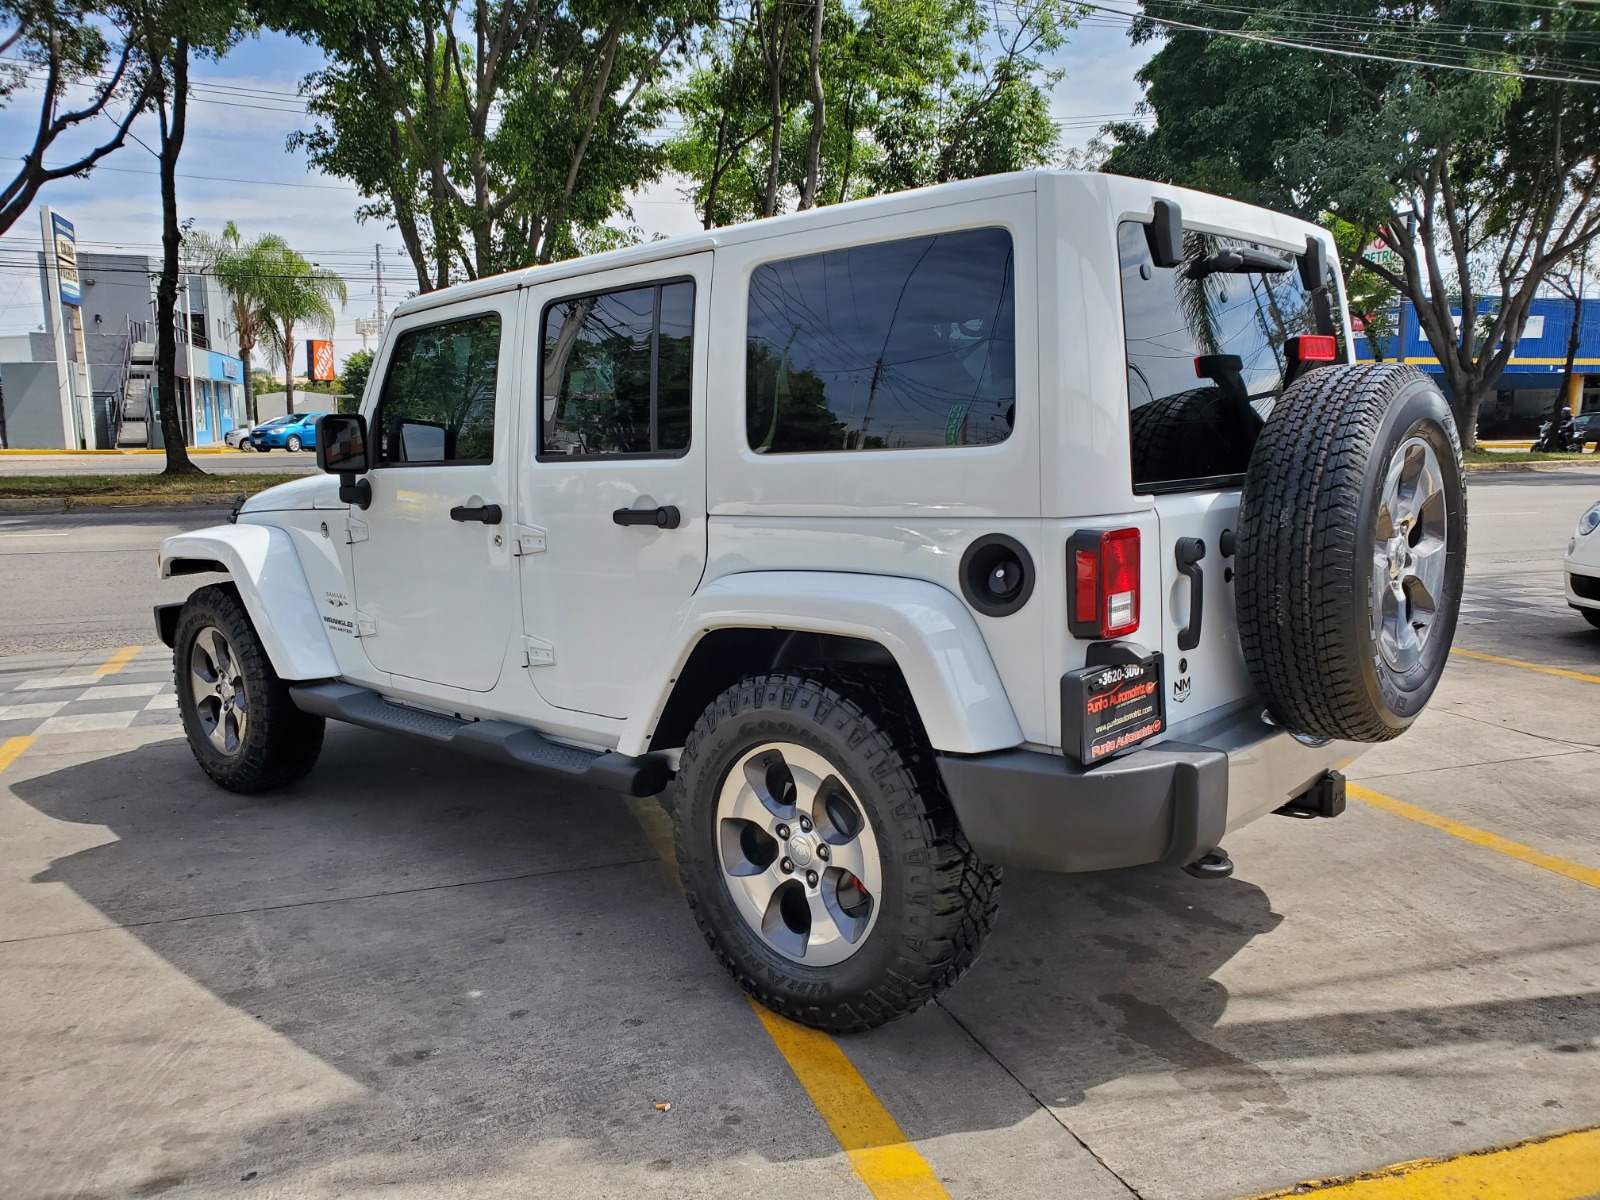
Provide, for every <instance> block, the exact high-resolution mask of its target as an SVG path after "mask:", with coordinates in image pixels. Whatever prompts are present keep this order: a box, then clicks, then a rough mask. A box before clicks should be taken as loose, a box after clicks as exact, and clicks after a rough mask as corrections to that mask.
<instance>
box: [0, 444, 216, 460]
mask: <svg viewBox="0 0 1600 1200" xmlns="http://www.w3.org/2000/svg"><path fill="white" fill-rule="evenodd" d="M243 453H244V451H243V450H241V449H238V448H237V447H235V446H191V447H189V454H190V455H195V454H243ZM25 454H57V455H68V454H162V455H164V454H166V451H165V450H0V458H7V457H10V456H12V455H16V456H19V457H20V456H22V455H25Z"/></svg>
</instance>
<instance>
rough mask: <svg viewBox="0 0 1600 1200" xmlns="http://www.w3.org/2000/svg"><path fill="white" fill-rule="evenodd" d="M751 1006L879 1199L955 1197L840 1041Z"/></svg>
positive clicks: (863, 1181)
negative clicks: (873, 1090)
mask: <svg viewBox="0 0 1600 1200" xmlns="http://www.w3.org/2000/svg"><path fill="white" fill-rule="evenodd" d="M750 1007H751V1008H753V1009H755V1011H756V1016H758V1017H760V1018H761V1024H762V1025H764V1026H766V1030H767V1033H768V1034H769V1035H771V1037H772V1040H773V1042H774V1044H776V1046H777V1047H778V1051H779V1053H781V1054H782V1055H783V1057H784V1059H785V1060H786V1061H787V1062H788V1064H789V1066H790V1068H791V1069H792V1070H793V1071H794V1073H795V1078H797V1079H798V1080H799V1081H800V1086H801V1087H803V1088H805V1089H806V1095H808V1096H810V1097H811V1103H812V1104H814V1105H815V1106H816V1109H817V1111H818V1112H819V1113H821V1114H822V1119H823V1120H824V1121H826V1122H827V1123H828V1128H829V1129H830V1130H832V1131H833V1136H834V1137H835V1138H837V1139H838V1142H839V1146H840V1147H841V1148H842V1149H843V1150H844V1152H845V1154H846V1155H847V1156H848V1157H849V1159H850V1166H851V1167H852V1168H853V1169H854V1170H855V1173H856V1176H857V1178H859V1179H860V1180H861V1182H862V1183H864V1184H866V1185H867V1189H868V1190H869V1191H871V1193H872V1194H873V1195H874V1196H876V1197H878V1200H950V1193H949V1192H947V1191H945V1190H944V1185H943V1184H942V1183H940V1182H939V1177H938V1176H937V1175H935V1174H934V1173H933V1168H932V1167H930V1166H929V1165H928V1161H927V1159H925V1158H923V1157H922V1155H920V1154H918V1153H917V1148H916V1147H915V1146H913V1145H912V1144H911V1143H910V1142H909V1141H908V1140H907V1139H906V1135H905V1134H904V1133H902V1132H901V1131H900V1126H899V1125H898V1124H897V1123H896V1122H895V1119H894V1118H893V1117H891V1116H890V1115H889V1110H888V1109H886V1108H884V1106H883V1103H882V1102H881V1101H880V1100H879V1099H878V1097H877V1096H875V1095H874V1094H873V1092H872V1089H871V1088H870V1087H869V1086H867V1081H866V1080H865V1079H863V1078H861V1072H859V1071H857V1070H856V1069H855V1066H854V1065H853V1064H852V1063H851V1062H850V1060H849V1059H848V1058H846V1057H845V1054H844V1051H843V1050H841V1049H839V1043H838V1042H836V1041H834V1040H833V1039H832V1038H831V1037H829V1036H828V1035H827V1034H825V1033H821V1032H819V1031H818V1030H815V1029H807V1028H806V1027H805V1026H804V1025H796V1024H795V1023H794V1022H793V1021H789V1020H785V1019H784V1018H783V1017H780V1016H779V1015H778V1014H777V1013H775V1012H773V1011H771V1010H770V1009H767V1008H764V1007H762V1006H761V1005H760V1004H757V1003H756V1002H755V1001H754V1000H751V1001H750Z"/></svg>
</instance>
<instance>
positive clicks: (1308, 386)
mask: <svg viewBox="0 0 1600 1200" xmlns="http://www.w3.org/2000/svg"><path fill="white" fill-rule="evenodd" d="M1335 261H1336V260H1335V257H1334V253H1333V241H1332V238H1331V237H1330V236H1329V235H1328V234H1327V233H1326V232H1325V231H1323V230H1321V229H1319V228H1317V227H1315V226H1313V225H1308V224H1305V223H1303V222H1300V221H1296V220H1293V219H1291V218H1289V217H1286V216H1283V215H1280V214H1277V213H1272V212H1268V211H1265V210H1262V209H1258V208H1252V207H1249V206H1246V205H1243V204H1239V203H1235V202H1232V201H1228V200H1222V199H1218V198H1216V197H1213V196H1208V195H1203V194H1200V193H1196V192H1190V191H1184V190H1182V189H1178V188H1173V187H1168V186H1164V185H1158V184H1151V183H1144V182H1140V181H1137V180H1133V179H1123V178H1116V177H1112V176H1101V175H1092V174H1070V173H1055V172H1035V173H1026V174H1017V175H1005V176H996V177H992V178H986V179H980V180H973V181H969V182H963V183H955V184H949V185H945V186H942V187H938V188H932V189H928V190H925V191H916V192H907V193H903V194H900V195H894V196H887V197H882V198H878V199H873V200H867V201H862V202H859V203H853V204H846V205H840V206H837V207H829V208H820V209H814V210H812V211H809V212H805V213H800V214H796V215H792V216H786V217H780V218H777V219H772V220H766V221H761V222H758V223H755V224H750V225H743V226H736V227H732V228H727V229H719V230H713V231H710V232H707V233H704V234H697V235H694V236H691V237H684V238H677V239H673V240H667V241H660V242H653V243H650V244H649V245H642V246H635V247H631V248H628V249H624V250H618V251H613V252H610V253H607V254H603V255H599V256H596V257H593V258H587V259H578V260H574V261H571V262H563V263H556V264H552V265H548V266H541V267H536V268H530V269H528V270H525V271H519V272H515V273H512V274H509V275H504V276H500V277H497V278H491V279H482V280H477V281H474V282H471V283H467V284H462V285H460V286H458V287H453V288H448V289H444V290H441V291H436V292H431V293H428V294H427V295H423V296H419V297H416V298H414V299H412V300H409V301H407V302H406V303H405V304H404V305H403V306H402V307H401V308H400V309H399V310H398V311H397V313H396V315H395V317H394V319H393V321H392V322H391V323H390V326H389V329H388V331H387V332H386V334H385V337H384V341H383V345H382V346H381V348H380V349H379V351H378V356H377V360H376V363H375V369H374V371H373V373H372V380H371V383H370V384H369V386H368V388H367V393H366V395H365V397H364V398H363V401H362V405H361V410H360V413H359V415H348V416H342V415H329V416H327V417H325V418H323V422H322V425H321V427H320V431H319V434H318V439H317V455H318V459H319V463H320V465H321V466H322V467H323V469H324V471H326V472H328V474H326V475H323V476H317V477H311V478H306V479H302V480H298V481H294V482H291V483H288V484H284V485H282V486H279V487H276V488H272V489H270V490H268V491H265V492H262V493H260V494H258V495H256V496H253V497H251V498H250V499H249V500H248V501H246V502H244V503H243V505H242V506H241V508H240V509H239V511H238V512H237V514H236V518H235V523H233V524H229V525H223V526H219V527H217V528H213V529H205V530H201V531H198V532H194V533H186V534H182V535H179V536H176V537H172V538H169V539H167V541H166V542H165V543H164V544H163V546H162V550H161V567H160V569H161V574H162V575H163V576H173V575H183V574H204V573H208V572H210V573H220V574H221V575H222V576H224V577H225V578H224V579H222V580H221V581H220V582H215V583H207V584H206V586H203V587H201V588H200V589H199V590H198V591H196V592H195V593H194V594H193V595H192V596H191V597H190V598H189V600H188V601H187V602H186V603H184V604H183V605H181V606H162V607H161V608H159V609H158V610H157V622H158V626H159V629H160V632H161V635H162V637H163V639H164V640H165V641H166V642H167V644H169V645H171V646H172V647H173V648H174V654H175V661H176V670H177V678H178V695H179V706H180V711H181V713H182V716H183V721H184V728H185V731H186V733H187V735H188V738H189V742H190V745H191V746H192V748H193V750H194V754H195V757H196V759H197V760H198V761H199V764H200V766H201V767H202V768H203V769H204V770H205V771H206V773H207V774H209V775H210V776H211V777H212V778H213V779H214V780H216V781H217V782H218V783H219V784H221V785H222V786H223V787H226V788H230V789H232V790H234V791H239V792H253V791H260V790H264V789H268V788H274V787H281V786H283V785H286V784H289V783H292V782H294V781H295V780H297V779H299V778H301V777H302V776H304V775H305V774H306V773H307V772H309V771H310V770H311V769H312V767H313V764H314V763H315V761H316V759H317V755H318V752H319V749H320V747H321V744H322V736H323V724H324V719H325V718H329V717H331V718H334V719H336V720H342V721H347V722H350V723H353V724H356V725H363V726H368V727H372V728H377V729H387V730H393V731H396V732H400V733H404V734H408V735H412V736H415V737H419V738H422V739H424V740H429V741H433V742H437V743H439V744H440V745H446V746H453V747H455V748H457V749H461V750H466V751H469V752H472V753H476V754H479V755H484V756H487V757H489V758H492V759H495V760H498V761H502V762H507V763H515V764H520V765H523V766H526V767H530V768H534V769H537V770H540V771H543V772H546V773H548V774H549V775H551V776H553V777H555V778H557V779H561V780H567V781H571V782H578V783H590V784H595V785H598V786H600V787H602V788H607V789H611V790H614V791H622V792H626V793H631V794H633V795H636V796H646V795H655V794H660V793H664V795H665V803H666V805H667V806H668V808H669V810H670V812H671V814H672V816H673V820H674V825H675V830H676V838H677V848H678V858H679V864H680V867H681V871H682V876H683V882H684V888H685V891H686V893H687V896H688V900H689V904H690V907H691V909H692V911H693V913H694V916H695V919H696V920H697V921H698V922H699V924H700V927H701V929H702V931H703V932H704V934H705V937H706V939H707V941H708V942H709V943H710V945H711V947H712V949H713V950H714V952H715V953H716V955H717V956H718V958H719V959H720V960H721V961H722V962H723V963H724V965H725V966H726V967H727V968H728V970H729V971H730V972H731V973H732V975H733V977H734V978H735V979H736V980H737V981H738V982H739V984H740V985H741V986H742V987H744V988H745V989H746V990H748V991H749V992H750V994H751V995H753V996H755V997H756V998H757V999H759V1000H760V1001H762V1002H763V1003H765V1004H768V1005H770V1006H771V1007H773V1008H774V1009H776V1010H778V1011H780V1012H783V1013H785V1014H787V1015H789V1016H791V1017H793V1018H795V1019H796V1020H799V1021H803V1022H806V1023H808V1024H811V1025H814V1026H817V1027H820V1028H824V1029H830V1030H850V1029H862V1028H867V1027H871V1026H874V1025H877V1024H880V1023H882V1022H884V1021H887V1020H890V1019H892V1018H894V1017H897V1016H900V1015H902V1014H904V1013H906V1012H909V1011H911V1010H912V1009H915V1008H916V1007H918V1006H919V1005H921V1004H923V1003H924V1002H926V1001H927V1000H928V999H930V998H931V997H933V996H935V995H937V994H938V993H939V992H940V991H941V990H942V989H944V988H946V987H948V986H949V985H950V984H951V983H953V982H954V981H955V980H956V979H957V978H958V977H959V976H960V975H961V974H962V972H964V971H965V970H966V969H967V968H968V967H969V966H970V965H971V964H972V962H973V960H974V958H975V957H976V956H977V954H978V951H979V948H980V947H981V946H982V944H983V941H984V938H985V937H986V936H987V934H988V932H989V929H990V927H991V925H992V923H993V921H994V919H995V913H996V905H997V901H998V896H999V887H1000V880H1001V868H1003V867H1005V866H1012V865H1015V866H1023V867H1032V868H1043V869H1046V870H1056V871H1092V870H1102V869H1106V868H1114V867H1126V866H1131V865H1135V864H1147V863H1166V864H1170V865H1171V866H1173V867H1174V868H1184V869H1187V870H1189V871H1190V872H1191V873H1193V874H1196V875H1199V876H1202V877H1220V876H1225V875H1227V874H1228V873H1229V872H1230V871H1231V870H1232V863H1231V861H1230V860H1229V858H1228V856H1227V854H1226V852H1225V851H1224V850H1223V849H1222V841H1223V838H1224V836H1225V835H1226V834H1227V833H1228V831H1230V830H1233V829H1236V828H1238V827H1239V826H1241V825H1243V824H1245V823H1246V822H1249V821H1252V820H1254V819H1256V818H1257V817H1260V816H1262V815H1264V814H1267V813H1271V812H1274V811H1284V812H1287V813H1290V814H1293V815H1300V816H1308V815H1320V816H1334V815H1336V814H1337V813H1338V812H1340V811H1341V810H1342V808H1343V801H1344V790H1343V780H1342V777H1340V776H1339V774H1338V773H1337V771H1336V769H1335V768H1336V767H1337V766H1339V765H1340V764H1343V763H1345V762H1346V761H1348V760H1350V759H1352V758H1353V757H1354V756H1356V755H1357V754H1359V753H1360V752H1361V749H1362V745H1363V744H1364V743H1370V742H1378V741H1383V740H1386V739H1389V738H1393V737H1395V736H1397V735H1399V734H1400V733H1402V732H1403V731H1404V730H1405V729H1406V728H1407V726H1409V725H1410V724H1411V722H1412V721H1413V720H1414V719H1415V718H1416V716H1417V715H1418V713H1419V712H1421V710H1422V708H1423V706H1424V705H1425V704H1426V703H1427V701H1428V698H1429V696H1430V695H1431V693H1432V691H1433V689H1434V686H1435V684H1436V683H1437V681H1438V679H1439V676H1440V673H1441V672H1442V670H1443V668H1444V665H1445V662H1446V656H1447V655H1448V653H1449V648H1450V642H1451V638H1452V636H1453V633H1454V628H1455V621H1456V612H1457V608H1458V605H1459V600H1460V595H1461V581H1462V570H1463V564H1464V554H1465V544H1466V543H1465V524H1464V518H1465V506H1464V503H1463V495H1462V483H1461V463H1460V452H1459V448H1458V441H1457V437H1456V432H1455V427H1454V425H1453V423H1452V421H1451V417H1450V410H1449V407H1448V405H1447V404H1446V403H1445V402H1444V400H1443V398H1442V397H1441V396H1440V394H1439V392H1438V390H1437V388H1436V387H1435V386H1434V385H1433V384H1432V383H1431V382H1429V380H1428V379H1427V377H1426V376H1424V375H1423V374H1422V373H1421V372H1419V371H1417V370H1416V369H1414V368H1411V367H1405V366H1397V365H1392V364H1366V365H1357V364H1355V363H1354V362H1353V361H1352V360H1351V357H1350V351H1349V348H1348V340H1347V338H1348V335H1347V328H1346V325H1345V319H1344V312H1345V303H1344V297H1343V292H1342V285H1341V281H1340V278H1339V275H1338V271H1337V268H1336V265H1335ZM571 802H572V803H574V804H584V803H595V802H597V801H596V799H595V798H593V797H591V796H589V795H587V794H585V793H584V792H582V791H573V792H572V793H571Z"/></svg>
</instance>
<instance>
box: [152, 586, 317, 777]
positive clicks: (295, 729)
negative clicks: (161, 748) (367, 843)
mask: <svg viewBox="0 0 1600 1200" xmlns="http://www.w3.org/2000/svg"><path fill="white" fill-rule="evenodd" d="M212 626H215V627H216V628H217V629H219V630H221V631H222V633H223V635H224V636H225V637H226V638H227V639H228V645H229V647H230V649H231V650H232V651H233V653H234V654H235V655H236V656H237V659H238V665H239V667H240V669H241V672H240V673H241V675H242V677H243V680H244V693H245V710H246V713H247V718H246V724H245V737H244V738H243V742H242V745H241V747H240V749H239V750H238V751H237V752H236V753H234V754H231V755H225V754H222V753H220V752H218V751H217V749H216V748H215V747H213V746H212V744H211V742H210V740H209V739H208V738H207V736H206V734H205V732H204V729H203V727H202V726H201V724H200V715H199V712H198V709H197V705H196V703H195V698H194V693H193V688H192V686H191V685H190V682H189V662H190V656H191V654H192V652H193V648H194V643H195V639H196V638H197V637H198V636H199V635H200V633H201V632H202V631H203V630H205V629H207V628H208V627H212ZM172 644H173V651H172V662H173V679H174V682H175V685H176V688H177V693H178V713H179V715H180V716H181V717H182V718H183V731H184V733H185V734H186V735H187V737H188V741H189V749H190V751H191V752H193V754H194V757H195V761H196V762H198V763H199V764H200V769H201V770H202V771H204V772H205V773H206V774H207V775H209V776H210V777H211V778H212V780H213V781H214V782H216V783H217V784H218V785H220V786H221V787H224V788H226V789H228V791H230V792H240V793H244V794H249V793H253V792H267V791H272V790H273V789H275V788H281V787H287V786H288V785H289V784H291V783H295V782H297V781H299V780H300V779H303V778H304V777H305V776H306V774H307V773H308V772H309V771H310V770H311V768H312V767H314V766H315V765H316V763H317V756H318V755H319V754H320V753H321V752H322V737H323V733H324V731H325V728H326V724H327V723H326V721H324V719H323V718H322V717H318V716H313V715H312V714H310V713H306V712H302V711H300V709H298V708H296V707H295V705H294V701H293V700H291V699H290V698H289V688H288V685H287V684H285V683H284V682H283V680H281V679H279V678H278V673H277V672H276V671H274V670H273V669H272V663H271V661H270V660H269V659H268V658H267V652H266V650H265V648H264V647H263V646H262V644H261V638H260V636H259V635H258V634H257V633H256V630H255V625H254V624H253V623H252V622H251V620H250V614H249V613H247V612H246V611H245V607H244V604H243V602H242V601H240V599H239V593H238V591H237V590H236V589H235V588H234V587H233V585H232V584H213V585H211V586H208V587H203V588H200V589H198V590H197V591H196V592H195V593H194V594H193V595H191V596H190V597H189V599H188V601H187V602H186V603H185V604H184V606H183V608H182V609H181V610H180V611H179V613H178V623H177V628H176V631H175V635H174V637H173V639H172Z"/></svg>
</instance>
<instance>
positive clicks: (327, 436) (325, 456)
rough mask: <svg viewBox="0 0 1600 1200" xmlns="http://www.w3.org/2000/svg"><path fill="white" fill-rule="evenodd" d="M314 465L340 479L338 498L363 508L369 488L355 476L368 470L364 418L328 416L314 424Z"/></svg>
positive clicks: (359, 416) (336, 414)
mask: <svg viewBox="0 0 1600 1200" xmlns="http://www.w3.org/2000/svg"><path fill="white" fill-rule="evenodd" d="M317 466H318V467H320V468H321V469H322V470H324V471H326V472H327V473H328V474H330V475H337V476H338V477H339V499H340V500H341V501H343V502H344V503H345V504H354V505H356V506H357V507H359V508H366V507H367V505H369V504H371V503H372V485H371V484H370V483H368V482H367V481H366V480H365V479H360V478H358V476H361V475H365V474H366V473H367V471H368V470H369V469H370V468H371V463H370V461H369V459H368V453H367V419H366V418H365V417H364V416H362V415H361V414H360V413H329V414H328V415H327V416H325V417H323V418H322V420H321V421H319V422H317Z"/></svg>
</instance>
